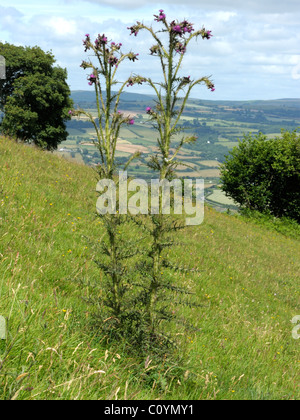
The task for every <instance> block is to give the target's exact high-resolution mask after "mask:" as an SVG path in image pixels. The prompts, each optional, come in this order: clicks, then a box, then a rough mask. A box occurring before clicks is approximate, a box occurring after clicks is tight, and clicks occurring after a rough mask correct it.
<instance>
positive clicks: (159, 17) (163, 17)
mask: <svg viewBox="0 0 300 420" xmlns="http://www.w3.org/2000/svg"><path fill="white" fill-rule="evenodd" d="M154 17H155V19H154V20H155V21H156V22H161V21H164V20H166V15H165V13H164V11H163V10H162V9H160V10H159V15H154Z"/></svg>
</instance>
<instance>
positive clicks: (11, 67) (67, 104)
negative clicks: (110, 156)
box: [0, 43, 73, 150]
mask: <svg viewBox="0 0 300 420" xmlns="http://www.w3.org/2000/svg"><path fill="white" fill-rule="evenodd" d="M0 55H2V56H3V57H5V60H6V79H5V80H1V81H0V109H2V111H4V118H3V120H2V123H1V130H2V132H3V133H4V134H7V135H10V136H12V137H16V138H18V139H20V140H23V141H25V142H32V143H34V144H36V145H38V146H40V147H42V148H45V149H48V150H53V149H56V148H57V146H58V144H59V143H61V142H62V141H64V140H66V138H67V135H68V133H67V131H66V126H65V121H67V120H69V119H70V115H69V114H68V111H69V110H70V108H71V107H72V105H73V102H72V100H71V99H70V88H69V86H68V84H67V82H66V79H67V71H66V69H62V68H60V67H55V66H54V64H55V58H54V56H53V55H52V53H49V52H48V53H45V52H44V51H43V50H41V49H40V48H39V47H32V48H31V47H17V46H14V45H11V44H7V43H6V44H3V43H0Z"/></svg>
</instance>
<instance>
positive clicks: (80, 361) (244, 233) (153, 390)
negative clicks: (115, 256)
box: [0, 138, 300, 399]
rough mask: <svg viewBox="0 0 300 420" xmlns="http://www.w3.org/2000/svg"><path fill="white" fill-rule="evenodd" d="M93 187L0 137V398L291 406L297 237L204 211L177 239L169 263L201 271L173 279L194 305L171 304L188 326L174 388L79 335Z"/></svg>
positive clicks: (91, 181) (162, 374) (94, 276)
mask: <svg viewBox="0 0 300 420" xmlns="http://www.w3.org/2000/svg"><path fill="white" fill-rule="evenodd" d="M96 182H97V181H96V178H95V173H94V172H93V170H92V169H91V168H89V167H87V166H83V165H78V164H74V163H70V162H68V161H66V160H64V159H62V158H59V157H57V156H56V155H53V154H51V153H46V152H42V151H40V150H37V149H35V148H32V147H28V146H24V145H22V144H16V143H15V142H12V141H10V140H7V139H4V138H0V315H3V316H5V317H7V318H8V337H7V340H6V341H4V340H0V399H11V398H13V399H75V398H76V399H115V398H118V399H126V398H127V399H154V398H165V399H299V397H300V393H299V388H298V385H299V365H300V357H299V340H295V339H294V338H293V337H292V329H293V327H294V326H293V324H292V323H291V319H292V318H293V317H295V316H296V315H300V308H299V274H300V258H299V256H300V241H299V240H296V239H293V238H291V237H287V236H283V235H282V234H280V233H277V232H275V231H273V230H270V229H268V228H266V227H263V226H258V225H256V224H254V223H252V222H250V221H247V220H245V219H243V218H241V217H233V216H229V215H226V214H221V213H217V212H216V211H214V210H213V209H210V208H207V209H206V213H205V220H204V223H203V224H202V225H201V226H194V227H190V228H186V229H185V230H184V231H183V232H181V233H180V237H179V238H178V239H179V240H180V242H181V244H182V245H180V246H178V247H176V248H174V249H173V250H172V251H171V252H170V257H171V258H172V259H173V260H174V261H179V262H180V264H181V265H187V266H191V267H195V268H198V269H200V270H202V271H201V272H200V273H195V272H193V271H192V270H191V271H190V272H187V273H184V274H182V273H181V272H177V273H175V274H174V276H175V277H176V278H177V279H178V284H180V285H182V284H185V285H188V286H189V287H190V288H191V289H192V290H193V291H194V292H195V296H196V299H197V303H198V304H199V305H201V306H200V307H197V308H192V309H190V308H186V309H184V310H183V309H181V308H177V307H176V308H174V310H176V311H178V312H180V314H181V315H182V316H183V315H184V316H185V318H187V319H188V320H189V323H191V324H193V328H190V329H189V330H184V329H183V328H182V329H178V330H177V331H179V334H180V335H179V337H180V338H181V347H180V349H181V350H179V353H181V356H183V355H184V357H183V360H182V363H183V364H182V365H181V366H177V368H178V369H179V368H181V369H182V379H181V380H179V379H178V378H177V376H176V380H175V373H174V377H172V372H173V370H172V369H171V370H170V369H168V372H167V369H166V368H165V367H164V363H163V361H162V363H161V364H160V363H159V362H157V363H156V362H155V363H154V362H153V365H152V366H151V368H152V370H151V371H149V370H147V365H145V361H142V362H141V361H138V360H137V359H135V358H134V357H133V356H132V357H130V358H129V356H128V355H126V351H125V349H124V348H123V347H122V346H121V345H120V346H119V348H116V347H113V346H110V344H107V343H106V342H105V340H103V339H101V338H99V337H98V338H97V337H95V332H94V331H91V330H89V328H88V324H87V322H88V321H89V311H90V307H89V306H88V305H87V303H86V302H85V301H84V300H82V299H81V298H82V297H88V296H89V295H90V294H92V293H94V289H93V287H92V286H91V285H90V284H89V282H96V283H100V281H101V275H100V273H99V271H98V269H97V268H96V266H95V264H94V263H93V259H94V257H95V255H96V253H97V250H95V249H94V248H93V246H91V244H93V243H97V241H99V240H100V238H101V235H102V233H103V232H102V228H101V223H100V222H99V219H97V218H96V217H95V204H96V194H95V187H96ZM80 281H81V283H80ZM83 283H84V284H83ZM97 293H99V290H98V292H97ZM99 298H101V291H100V295H99ZM170 328H172V327H170ZM178 369H177V371H178Z"/></svg>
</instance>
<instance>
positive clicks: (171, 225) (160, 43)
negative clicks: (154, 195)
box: [128, 10, 215, 332]
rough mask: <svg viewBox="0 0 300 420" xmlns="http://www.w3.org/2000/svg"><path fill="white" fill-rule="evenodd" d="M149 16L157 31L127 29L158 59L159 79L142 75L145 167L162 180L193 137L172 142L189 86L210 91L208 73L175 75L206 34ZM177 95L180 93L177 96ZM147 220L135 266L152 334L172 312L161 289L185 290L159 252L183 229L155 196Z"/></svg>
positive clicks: (136, 27)
mask: <svg viewBox="0 0 300 420" xmlns="http://www.w3.org/2000/svg"><path fill="white" fill-rule="evenodd" d="M154 17H155V19H154V20H155V21H156V22H158V23H159V24H160V25H161V28H160V29H159V30H158V31H155V30H154V29H153V27H152V26H146V25H144V24H143V23H141V22H136V24H135V25H133V26H131V27H129V28H128V29H129V30H130V31H131V32H130V34H131V35H134V36H137V35H138V33H139V32H140V31H141V30H146V31H148V32H149V33H150V34H151V36H152V38H153V40H154V44H153V45H152V46H151V47H150V54H151V55H152V56H154V57H157V58H158V62H159V64H160V67H161V71H162V76H163V79H162V81H161V82H154V81H153V80H152V79H151V78H146V81H147V83H148V84H149V85H150V86H151V87H152V89H153V90H154V93H155V95H156V106H155V108H151V107H150V106H149V107H147V108H146V112H147V114H148V115H149V116H150V117H151V120H152V123H153V126H154V128H155V129H156V130H157V132H158V137H157V146H158V153H156V154H155V155H153V156H152V157H151V159H150V161H149V163H148V165H149V167H150V168H152V169H154V170H155V171H157V172H158V173H159V179H160V181H164V180H171V179H172V178H175V177H176V174H175V170H176V167H177V166H178V165H182V164H183V163H182V162H180V161H179V160H178V154H179V152H180V150H181V149H182V147H184V145H185V144H188V143H192V142H195V141H196V140H197V138H196V136H194V135H192V136H184V135H183V136H182V138H181V140H180V142H179V143H178V142H177V143H176V141H175V135H176V136H177V135H178V133H180V132H181V131H183V130H182V128H181V127H180V126H179V121H180V118H181V116H182V114H183V112H184V109H185V106H186V104H187V100H188V98H189V96H190V93H191V91H192V89H193V88H194V87H195V86H197V85H200V84H204V85H206V87H207V88H208V89H210V90H211V91H212V92H213V91H214V90H215V87H214V84H213V82H212V81H211V79H210V78H209V77H206V76H204V77H201V78H198V79H195V80H192V78H191V76H190V75H188V76H180V74H179V72H180V68H181V65H182V62H183V59H184V57H185V54H186V51H187V48H188V46H189V44H190V42H191V41H192V40H193V39H197V38H198V37H201V38H202V39H206V40H209V39H210V38H211V37H212V34H211V31H208V30H206V29H205V28H202V29H200V30H197V31H196V30H195V29H194V27H193V24H192V23H190V22H188V21H187V20H184V21H182V22H180V21H175V20H173V21H172V22H170V23H169V22H168V21H167V18H166V15H165V13H164V11H163V10H160V11H159V14H158V15H154ZM165 39H166V41H165V42H164V40H165ZM180 94H183V96H182V97H180ZM149 219H150V220H151V223H150V226H149V223H148V225H146V224H145V226H144V227H145V228H146V229H147V230H148V231H149V233H150V236H151V238H152V243H151V248H150V250H149V252H148V262H147V263H144V264H142V265H140V267H139V269H140V272H141V274H142V276H143V278H144V279H146V280H147V281H146V286H145V301H146V312H147V318H148V323H149V327H150V329H151V330H152V331H153V332H154V331H155V329H156V326H157V325H158V324H159V323H160V322H161V321H162V320H164V319H169V320H170V319H172V314H171V313H170V311H169V312H168V311H167V308H168V304H166V305H163V303H162V302H163V301H165V302H167V299H166V291H168V290H172V291H177V292H185V291H184V290H183V289H180V288H178V287H176V286H175V285H173V284H172V283H171V282H169V281H167V280H166V278H165V275H164V272H165V271H166V268H173V269H178V268H179V267H176V266H174V265H172V264H171V263H170V262H169V261H167V259H166V258H164V256H163V254H164V250H165V249H167V248H169V247H171V246H172V245H174V242H173V241H172V240H171V239H170V234H171V233H172V232H173V233H174V232H176V231H177V230H179V229H181V228H183V225H182V224H181V223H178V222H176V221H175V220H174V219H172V217H167V216H166V215H163V214H162V200H161V197H160V200H159V211H158V214H155V215H153V214H152V215H151V216H150V218H149Z"/></svg>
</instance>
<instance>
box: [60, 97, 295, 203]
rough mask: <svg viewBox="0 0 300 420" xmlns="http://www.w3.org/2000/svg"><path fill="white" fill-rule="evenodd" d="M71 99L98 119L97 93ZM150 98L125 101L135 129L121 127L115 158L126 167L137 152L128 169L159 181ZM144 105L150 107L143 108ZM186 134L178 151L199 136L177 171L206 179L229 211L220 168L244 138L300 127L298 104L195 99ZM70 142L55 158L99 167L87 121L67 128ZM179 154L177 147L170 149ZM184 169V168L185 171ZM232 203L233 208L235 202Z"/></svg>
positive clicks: (212, 199)
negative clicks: (153, 161) (151, 160)
mask: <svg viewBox="0 0 300 420" xmlns="http://www.w3.org/2000/svg"><path fill="white" fill-rule="evenodd" d="M72 97H73V98H74V101H75V103H76V104H77V105H78V106H79V107H83V108H84V109H86V110H88V111H90V112H91V113H92V115H93V116H94V117H95V118H96V115H97V112H96V106H95V99H94V93H93V92H80V91H77V92H76V91H75V92H72ZM152 101H153V99H152V97H151V96H148V95H138V94H128V93H126V94H125V95H124V99H123V100H122V99H121V102H120V110H121V111H122V112H124V113H125V115H128V116H131V117H132V118H134V120H135V124H134V125H133V126H131V127H123V128H122V129H121V131H120V138H119V140H118V146H117V153H116V157H117V159H118V160H119V163H121V164H122V163H125V162H126V160H127V159H128V158H129V157H130V156H131V154H132V153H134V152H135V151H137V150H139V151H140V152H141V153H142V154H141V157H140V158H139V160H135V161H134V162H133V163H132V165H131V166H130V167H129V169H128V172H129V175H130V176H135V177H139V176H142V177H143V178H145V179H150V178H151V177H155V174H154V173H153V172H151V170H150V169H149V168H148V167H147V162H148V160H149V156H150V155H152V154H153V153H155V151H156V150H157V149H156V138H157V132H156V131H155V130H154V129H153V127H152V123H151V121H150V120H149V117H148V115H147V114H146V112H145V108H146V106H149V105H152V104H153V103H152ZM145 104H146V105H145ZM180 125H181V128H182V129H183V130H184V132H183V133H179V134H177V135H176V136H174V138H173V141H174V147H176V144H178V143H179V141H180V140H181V138H182V136H183V135H190V134H195V135H197V137H198V140H197V142H196V143H195V144H192V145H187V146H186V147H184V148H183V149H182V150H181V151H180V156H178V158H179V160H180V161H182V162H183V165H181V166H180V167H179V168H178V175H179V176H180V177H193V178H199V177H200V178H204V181H205V191H206V196H210V204H212V205H214V204H215V203H217V205H218V206H219V207H221V208H222V207H223V208H224V209H226V206H228V205H229V201H228V199H227V198H226V199H224V196H223V195H222V194H221V192H220V191H218V192H217V190H215V186H216V185H218V184H219V176H220V172H219V166H220V164H221V163H222V162H224V159H225V156H226V155H227V154H228V153H229V152H230V150H232V148H233V147H235V146H236V145H237V144H238V140H239V139H241V138H242V137H243V135H244V134H247V133H249V132H251V133H252V134H253V135H254V134H257V133H259V132H262V133H264V134H266V136H267V138H272V137H273V138H274V137H276V136H279V135H280V133H281V129H288V130H294V129H296V128H297V127H300V100H299V99H290V100H277V101H276V100H275V101H201V100H196V99H191V100H190V101H189V102H188V104H187V107H186V111H185V113H184V115H183V117H182V119H181V122H180ZM67 130H68V132H69V137H68V139H67V141H66V142H64V143H63V144H61V146H60V148H59V150H58V151H57V153H59V154H62V155H63V156H64V157H67V158H71V159H74V160H76V161H78V162H80V163H82V162H84V163H85V164H87V165H90V166H95V165H96V164H97V163H99V158H100V156H99V153H98V152H97V149H96V147H95V146H94V145H93V143H92V141H93V140H95V132H94V131H93V128H92V127H91V124H90V123H89V122H88V121H87V120H86V118H85V117H80V118H76V119H73V120H72V121H71V122H69V123H68V125H67ZM172 151H173V152H174V151H175V148H173V149H172ZM184 165H185V166H184ZM231 204H232V203H231Z"/></svg>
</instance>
